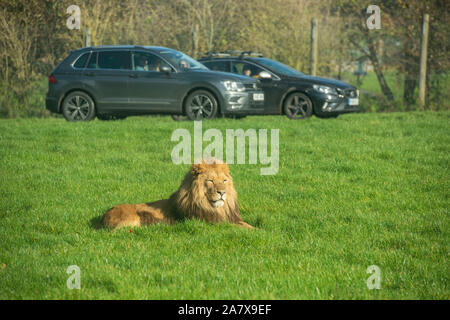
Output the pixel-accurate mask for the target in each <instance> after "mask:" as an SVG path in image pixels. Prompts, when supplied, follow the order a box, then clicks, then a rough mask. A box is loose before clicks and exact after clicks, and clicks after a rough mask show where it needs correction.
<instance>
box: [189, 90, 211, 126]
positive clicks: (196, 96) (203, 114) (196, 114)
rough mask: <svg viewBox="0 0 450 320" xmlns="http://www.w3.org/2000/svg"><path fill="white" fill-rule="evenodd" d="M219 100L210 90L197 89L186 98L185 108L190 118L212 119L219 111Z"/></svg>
mask: <svg viewBox="0 0 450 320" xmlns="http://www.w3.org/2000/svg"><path fill="white" fill-rule="evenodd" d="M217 109H218V107H217V100H216V98H215V97H214V96H213V95H212V94H211V93H210V92H208V91H205V90H197V91H194V92H192V93H191V94H190V95H189V96H188V97H187V99H186V102H185V104H184V110H185V112H186V116H187V117H188V119H189V120H206V119H212V118H214V117H215V116H216V113H217Z"/></svg>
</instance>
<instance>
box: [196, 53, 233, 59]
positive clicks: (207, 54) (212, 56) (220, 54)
mask: <svg viewBox="0 0 450 320" xmlns="http://www.w3.org/2000/svg"><path fill="white" fill-rule="evenodd" d="M229 56H230V54H229V53H227V52H214V51H208V52H206V53H205V54H204V56H203V57H202V58H209V59H211V58H224V57H229Z"/></svg>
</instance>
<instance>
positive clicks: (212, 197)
mask: <svg viewBox="0 0 450 320" xmlns="http://www.w3.org/2000/svg"><path fill="white" fill-rule="evenodd" d="M198 179H199V183H202V184H203V190H204V192H205V197H206V198H207V199H208V201H209V203H210V204H211V205H212V206H213V207H214V208H220V207H221V206H223V205H224V204H225V201H226V200H227V191H228V189H229V188H228V186H229V182H230V180H231V177H230V176H228V175H226V174H225V173H223V172H217V171H216V170H214V171H210V172H207V173H206V174H203V175H200V176H199V177H198Z"/></svg>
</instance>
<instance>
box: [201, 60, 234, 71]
mask: <svg viewBox="0 0 450 320" xmlns="http://www.w3.org/2000/svg"><path fill="white" fill-rule="evenodd" d="M202 63H203V64H204V65H205V66H207V67H208V69H210V70H213V71H222V72H230V62H229V61H206V62H202Z"/></svg>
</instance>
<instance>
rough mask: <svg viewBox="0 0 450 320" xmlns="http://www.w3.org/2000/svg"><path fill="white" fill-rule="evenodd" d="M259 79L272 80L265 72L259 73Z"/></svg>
mask: <svg viewBox="0 0 450 320" xmlns="http://www.w3.org/2000/svg"><path fill="white" fill-rule="evenodd" d="M259 78H260V79H261V80H271V79H272V75H271V74H270V73H268V72H267V71H261V72H260V73H259Z"/></svg>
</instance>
